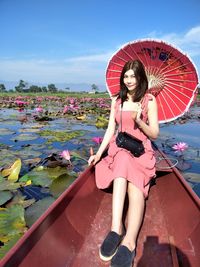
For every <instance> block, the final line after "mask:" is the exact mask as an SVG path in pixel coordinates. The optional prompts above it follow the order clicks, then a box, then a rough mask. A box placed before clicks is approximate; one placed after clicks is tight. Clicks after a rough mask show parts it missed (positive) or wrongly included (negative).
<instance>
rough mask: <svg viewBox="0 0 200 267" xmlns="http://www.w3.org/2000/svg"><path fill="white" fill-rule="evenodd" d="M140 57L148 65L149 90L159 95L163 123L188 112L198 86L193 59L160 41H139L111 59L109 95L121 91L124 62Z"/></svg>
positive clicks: (109, 64) (108, 83)
mask: <svg viewBox="0 0 200 267" xmlns="http://www.w3.org/2000/svg"><path fill="white" fill-rule="evenodd" d="M134 59H139V60H140V61H141V62H142V63H143V65H144V66H145V71H146V74H147V78H148V82H149V89H148V91H149V93H151V94H153V95H154V96H155V97H156V100H157V104H158V119H159V122H160V123H164V122H169V121H172V120H175V119H176V118H178V117H180V116H182V115H183V114H184V113H185V112H186V111H188V109H189V107H190V105H191V103H192V101H193V100H194V97H195V96H196V91H197V90H196V89H197V85H198V75H197V71H196V68H195V66H194V64H193V63H192V61H191V59H189V57H188V56H187V55H186V54H184V53H183V52H181V51H180V50H179V49H178V48H176V47H174V46H172V45H170V44H167V43H166V42H164V41H160V40H140V41H134V42H130V43H128V44H126V45H124V46H123V47H121V48H120V49H119V50H118V51H117V52H116V53H115V54H114V55H113V56H112V58H111V59H110V61H109V63H108V66H107V70H106V83H107V88H108V92H109V94H110V95H115V94H117V93H118V92H119V90H120V75H121V71H122V69H123V67H124V65H125V63H126V62H127V61H129V60H134Z"/></svg>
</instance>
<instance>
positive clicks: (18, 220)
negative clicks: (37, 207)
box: [0, 205, 26, 243]
mask: <svg viewBox="0 0 200 267" xmlns="http://www.w3.org/2000/svg"><path fill="white" fill-rule="evenodd" d="M25 230H26V223H25V219H24V208H23V207H22V206H21V205H13V206H12V207H10V208H3V209H0V241H1V242H3V243H6V242H8V241H9V240H10V239H11V238H12V237H13V236H15V235H18V234H21V233H24V232H25Z"/></svg>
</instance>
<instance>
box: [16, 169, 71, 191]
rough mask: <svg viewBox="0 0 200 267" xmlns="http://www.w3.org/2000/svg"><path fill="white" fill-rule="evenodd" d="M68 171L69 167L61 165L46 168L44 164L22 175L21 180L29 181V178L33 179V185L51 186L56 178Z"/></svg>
mask: <svg viewBox="0 0 200 267" xmlns="http://www.w3.org/2000/svg"><path fill="white" fill-rule="evenodd" d="M66 173H67V169H66V168H62V167H59V166H58V167H56V168H45V167H43V166H39V167H37V168H34V169H33V170H32V171H30V172H29V173H27V174H25V175H24V176H22V177H21V178H20V179H19V181H20V182H27V181H28V180H31V182H32V184H33V185H40V186H43V187H49V186H50V185H51V183H52V181H53V180H54V179H56V178H57V177H59V176H60V175H62V174H66Z"/></svg>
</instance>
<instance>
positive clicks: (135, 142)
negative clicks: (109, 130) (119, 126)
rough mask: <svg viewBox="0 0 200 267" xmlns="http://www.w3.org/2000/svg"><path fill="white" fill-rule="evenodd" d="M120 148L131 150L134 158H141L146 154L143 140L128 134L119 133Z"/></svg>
mask: <svg viewBox="0 0 200 267" xmlns="http://www.w3.org/2000/svg"><path fill="white" fill-rule="evenodd" d="M116 144H117V146H118V147H121V148H125V149H127V150H129V151H130V152H131V153H132V154H133V156H134V157H137V158H138V157H140V156H141V155H143V154H144V145H143V143H142V141H141V140H139V139H137V138H135V137H133V136H132V135H130V134H128V133H126V132H119V133H118V135H117V137H116Z"/></svg>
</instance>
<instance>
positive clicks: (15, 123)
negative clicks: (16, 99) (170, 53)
mask: <svg viewBox="0 0 200 267" xmlns="http://www.w3.org/2000/svg"><path fill="white" fill-rule="evenodd" d="M26 112H28V111H26ZM193 113H198V114H200V109H199V108H198V107H197V108H194V110H193ZM22 116H23V113H22V114H20V113H19V112H17V111H16V110H13V109H1V110H0V149H1V150H2V147H3V146H5V145H7V146H9V149H8V150H7V151H8V152H7V153H8V160H9V153H11V151H20V152H23V147H24V146H26V145H27V143H28V144H29V145H30V146H32V147H31V148H32V150H31V152H29V153H28V152H27V150H26V152H24V154H25V155H26V156H27V158H29V157H31V156H32V157H37V156H40V157H45V156H47V155H48V154H49V153H50V152H54V151H56V150H61V151H62V150H64V149H69V150H74V149H78V150H79V151H82V150H83V149H84V148H85V147H86V144H87V145H88V146H89V145H90V144H91V139H92V137H94V136H103V134H104V131H105V130H104V129H97V128H96V127H95V125H89V124H87V123H83V122H79V121H77V120H73V119H71V120H67V119H66V118H56V119H54V120H52V121H48V122H47V123H38V122H33V121H29V122H26V123H21V121H20V119H19V118H20V117H22ZM36 126H37V127H36ZM34 127H36V128H38V131H40V129H43V130H44V129H50V130H60V131H61V130H78V131H79V130H85V131H86V134H85V136H84V137H81V138H78V139H76V140H74V141H73V140H70V141H68V142H67V143H66V142H65V143H62V142H53V143H52V144H51V146H48V145H46V144H45V142H46V139H45V138H43V137H41V136H40V135H38V132H37V131H33V132H31V133H29V132H27V133H28V135H29V138H30V139H27V140H26V139H23V138H24V137H23V138H21V140H18V141H17V142H16V140H17V138H18V137H19V136H22V135H23V133H24V131H25V135H24V136H25V137H26V134H27V133H26V130H27V129H33V128H34ZM199 132H200V119H199V120H198V119H195V120H194V119H190V120H188V121H187V122H186V123H184V124H179V123H176V124H173V123H167V124H161V125H160V135H159V138H158V139H157V140H156V144H157V145H158V146H159V147H160V148H161V149H162V150H163V151H164V152H165V154H166V155H167V156H168V157H170V158H171V157H172V158H175V159H178V156H179V155H178V154H177V153H175V151H174V150H173V149H172V146H173V145H174V144H175V143H177V142H185V143H187V144H188V149H187V150H186V151H185V152H184V159H185V161H186V162H187V163H188V164H189V165H190V166H189V168H187V169H186V170H181V172H182V174H183V176H184V177H185V179H186V180H187V181H188V183H189V184H190V186H191V187H192V188H193V189H194V191H195V192H196V193H197V194H198V195H199V197H200V164H199V163H200V155H199V154H200V142H199V141H200V138H199ZM26 138H27V137H26ZM93 145H94V144H93ZM9 151H10V152H9ZM4 153H6V151H5V149H4ZM24 154H23V157H25V155H24ZM1 160H2V157H1ZM3 160H4V161H3V162H4V163H5V155H4V156H3ZM8 164H9V162H8Z"/></svg>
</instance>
